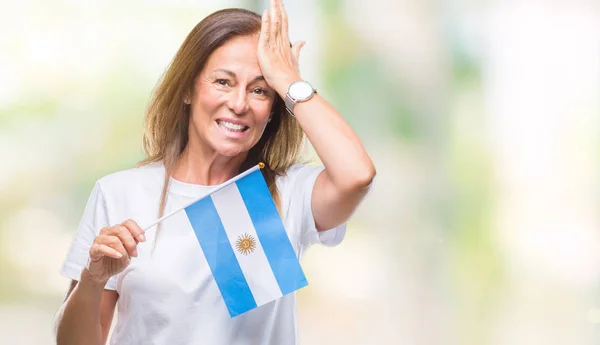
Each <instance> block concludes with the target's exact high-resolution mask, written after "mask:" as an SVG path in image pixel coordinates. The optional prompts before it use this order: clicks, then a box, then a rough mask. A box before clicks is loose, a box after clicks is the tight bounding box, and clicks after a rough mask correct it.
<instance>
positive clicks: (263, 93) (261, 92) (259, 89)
mask: <svg viewBox="0 0 600 345" xmlns="http://www.w3.org/2000/svg"><path fill="white" fill-rule="evenodd" d="M252 92H254V93H255V94H257V95H261V96H266V95H268V94H269V91H267V90H266V89H263V88H262V87H257V88H256V89H254V90H252Z"/></svg>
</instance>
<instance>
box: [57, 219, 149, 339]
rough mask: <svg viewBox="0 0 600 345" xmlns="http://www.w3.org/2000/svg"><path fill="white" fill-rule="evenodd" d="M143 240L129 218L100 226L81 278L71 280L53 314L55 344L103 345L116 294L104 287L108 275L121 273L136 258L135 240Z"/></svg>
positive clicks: (139, 229) (137, 226) (136, 225)
mask: <svg viewBox="0 0 600 345" xmlns="http://www.w3.org/2000/svg"><path fill="white" fill-rule="evenodd" d="M144 241H146V237H145V235H144V232H143V230H142V229H141V228H140V227H139V225H138V224H137V223H136V222H134V221H133V220H131V219H128V220H126V221H125V222H123V223H121V224H119V225H115V226H112V227H104V228H102V230H100V234H99V235H98V236H96V238H94V242H93V244H92V245H91V247H90V259H89V262H88V265H87V267H85V268H84V269H83V270H82V272H81V280H80V281H79V283H78V282H75V281H72V282H71V286H70V288H69V292H68V293H67V297H66V298H65V301H64V303H63V305H62V306H61V308H60V310H59V311H58V313H57V315H56V320H55V329H56V342H57V344H58V345H80V344H86V345H88V344H89V345H103V344H104V343H106V338H107V337H108V332H109V330H110V325H111V322H112V318H113V313H114V311H115V305H116V303H117V299H118V298H119V295H118V294H117V292H116V291H111V290H105V289H104V287H105V286H106V283H107V282H108V280H109V278H110V277H112V276H114V275H116V274H118V273H120V272H122V271H123V270H124V269H125V268H126V267H127V266H128V265H129V263H130V258H131V257H132V256H133V257H136V256H137V255H138V254H137V244H138V242H144Z"/></svg>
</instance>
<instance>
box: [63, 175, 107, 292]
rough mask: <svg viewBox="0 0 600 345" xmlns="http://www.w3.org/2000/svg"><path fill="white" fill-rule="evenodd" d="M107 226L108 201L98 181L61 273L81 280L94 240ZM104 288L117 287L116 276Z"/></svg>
mask: <svg viewBox="0 0 600 345" xmlns="http://www.w3.org/2000/svg"><path fill="white" fill-rule="evenodd" d="M105 226H109V220H108V211H107V207H106V201H105V199H104V195H103V194H102V189H101V187H100V183H99V182H96V185H95V186H94V189H93V190H92V193H91V195H90V197H89V199H88V202H87V205H86V207H85V210H84V211H83V216H82V217H81V221H80V222H79V226H78V227H77V232H76V233H75V236H74V237H73V241H72V242H71V246H70V247H69V250H68V252H67V255H66V257H65V260H64V262H63V265H62V267H61V269H60V274H61V275H63V276H65V277H67V278H71V279H73V280H77V281H79V279H80V278H81V271H82V270H83V268H84V267H85V266H86V265H87V261H88V258H89V257H90V247H91V246H92V243H93V242H94V238H95V237H96V236H97V235H98V234H99V233H100V230H101V229H102V228H103V227H105ZM104 288H105V289H108V290H116V289H117V288H116V278H115V276H113V277H111V278H110V279H109V280H108V282H107V283H106V286H105V287H104Z"/></svg>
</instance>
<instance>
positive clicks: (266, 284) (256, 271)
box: [211, 183, 282, 306]
mask: <svg viewBox="0 0 600 345" xmlns="http://www.w3.org/2000/svg"><path fill="white" fill-rule="evenodd" d="M211 198H212V200H213V203H214V205H215V208H216V209H217V213H219V217H220V218H221V222H222V223H223V227H224V228H225V232H226V233H227V237H228V238H229V243H230V244H231V247H232V248H233V252H234V253H235V256H236V258H237V260H238V262H239V264H240V267H241V269H242V272H243V273H244V277H246V281H247V283H248V286H249V287H250V290H251V291H252V295H253V296H254V299H255V301H256V305H257V306H261V305H263V304H265V303H268V302H271V301H273V300H274V299H276V298H279V297H281V296H282V293H281V289H280V288H279V284H278V283H277V280H276V279H275V276H274V275H273V271H272V270H271V265H270V264H269V261H268V260H267V257H266V255H265V253H264V250H263V248H262V246H261V244H260V241H259V240H258V236H257V234H256V230H255V229H254V225H253V224H252V220H251V219H250V215H249V214H248V210H247V209H246V205H245V204H244V200H243V199H242V196H241V194H240V191H239V190H238V188H237V185H236V184H235V183H233V184H231V185H230V186H227V187H226V188H223V189H222V190H220V191H218V192H216V193H214V194H212V195H211ZM245 234H247V235H250V236H251V237H252V238H253V239H254V243H255V246H256V247H255V248H254V251H253V252H251V253H248V254H246V255H244V254H243V253H240V251H239V250H238V249H237V248H236V242H237V241H238V239H239V238H240V236H242V235H245Z"/></svg>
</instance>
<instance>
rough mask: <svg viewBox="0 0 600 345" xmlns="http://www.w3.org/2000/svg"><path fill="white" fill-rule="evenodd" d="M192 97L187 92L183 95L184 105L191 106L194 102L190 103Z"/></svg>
mask: <svg viewBox="0 0 600 345" xmlns="http://www.w3.org/2000/svg"><path fill="white" fill-rule="evenodd" d="M190 99H191V97H190V93H189V92H186V93H184V94H183V103H184V104H191V103H192V102H191V101H190Z"/></svg>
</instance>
